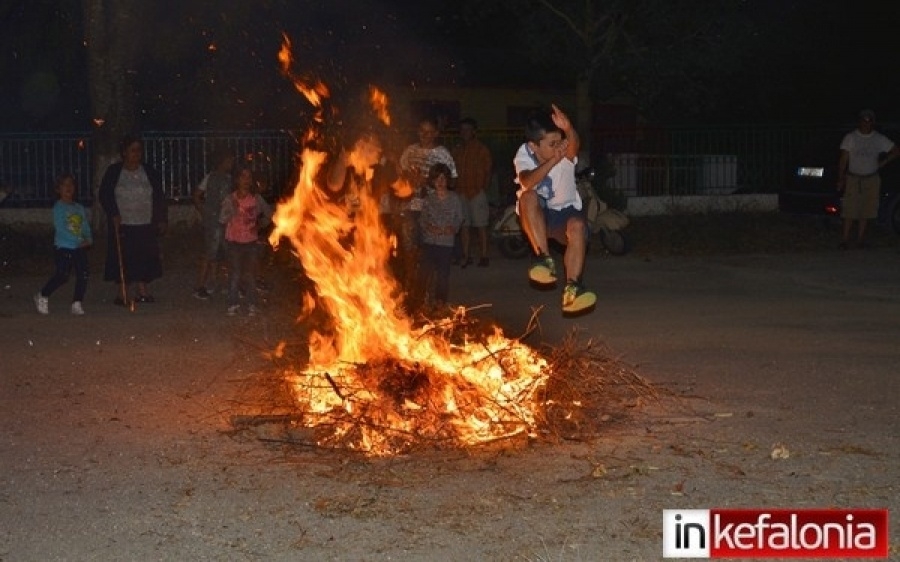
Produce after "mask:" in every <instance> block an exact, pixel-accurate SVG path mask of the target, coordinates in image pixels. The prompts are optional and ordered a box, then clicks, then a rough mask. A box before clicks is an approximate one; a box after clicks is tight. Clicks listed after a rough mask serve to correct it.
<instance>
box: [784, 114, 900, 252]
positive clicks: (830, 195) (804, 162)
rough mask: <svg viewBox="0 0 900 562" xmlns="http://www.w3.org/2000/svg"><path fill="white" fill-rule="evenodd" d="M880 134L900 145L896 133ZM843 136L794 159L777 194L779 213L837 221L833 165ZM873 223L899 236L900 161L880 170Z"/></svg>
mask: <svg viewBox="0 0 900 562" xmlns="http://www.w3.org/2000/svg"><path fill="white" fill-rule="evenodd" d="M883 134H885V135H887V137H888V138H890V139H891V140H893V141H894V142H897V143H900V131H885V132H884V133H883ZM841 138H843V133H842V134H840V135H836V138H831V139H828V140H827V141H825V142H824V143H819V144H817V145H814V146H812V147H811V148H809V149H807V150H805V151H802V152H801V153H800V154H799V155H798V156H796V157H795V164H794V166H792V168H791V169H790V171H789V174H790V176H789V177H788V178H787V182H786V184H785V185H786V187H785V188H784V189H783V190H782V191H781V192H780V193H779V194H778V208H779V210H781V212H784V213H790V214H794V215H811V216H822V217H832V218H835V219H840V216H841V194H840V192H838V191H837V166H838V159H839V158H840V144H841ZM877 222H878V224H879V225H880V226H882V227H885V228H889V229H892V230H893V231H894V232H895V233H897V234H900V159H898V160H895V161H893V162H891V163H890V164H888V165H887V166H885V167H884V168H882V169H881V203H880V205H879V208H878V219H877Z"/></svg>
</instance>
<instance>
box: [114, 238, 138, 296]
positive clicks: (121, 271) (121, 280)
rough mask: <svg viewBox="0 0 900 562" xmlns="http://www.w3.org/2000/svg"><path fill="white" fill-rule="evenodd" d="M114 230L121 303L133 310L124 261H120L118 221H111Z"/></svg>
mask: <svg viewBox="0 0 900 562" xmlns="http://www.w3.org/2000/svg"><path fill="white" fill-rule="evenodd" d="M113 226H114V227H115V231H116V254H117V255H118V257H119V286H120V287H122V304H123V305H124V306H127V307H128V309H129V310H130V311H131V312H134V301H131V302H129V301H128V287H127V286H126V285H125V262H123V261H122V236H121V233H120V232H119V223H117V222H113Z"/></svg>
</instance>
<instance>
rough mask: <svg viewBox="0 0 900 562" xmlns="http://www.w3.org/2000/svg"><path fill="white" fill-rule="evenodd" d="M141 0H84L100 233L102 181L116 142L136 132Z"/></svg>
mask: <svg viewBox="0 0 900 562" xmlns="http://www.w3.org/2000/svg"><path fill="white" fill-rule="evenodd" d="M138 1H139V0H82V11H83V15H84V35H85V37H84V39H85V45H86V47H87V63H88V65H87V66H88V84H89V92H90V99H91V123H92V133H91V141H92V142H91V146H92V148H93V151H92V153H91V159H92V162H91V167H92V169H93V172H94V173H93V175H92V178H93V182H92V183H93V185H91V193H92V194H93V196H94V197H93V199H94V205H93V213H92V216H93V223H94V224H93V227H94V230H95V231H96V232H103V230H102V228H103V224H102V221H103V219H104V217H103V213H102V212H101V209H100V198H99V196H98V193H99V190H100V180H101V178H102V177H103V172H104V171H105V170H106V168H107V166H109V165H110V164H111V163H112V162H115V161H116V160H118V159H119V149H118V145H119V141H120V139H121V138H122V137H123V136H125V134H127V133H128V132H131V131H133V130H134V127H135V123H136V119H135V91H134V87H133V84H132V81H131V79H130V75H131V73H133V72H135V53H137V52H138V29H137V23H138V19H139V18H138V17H137V12H136V10H137V4H136V3H137V2H138Z"/></svg>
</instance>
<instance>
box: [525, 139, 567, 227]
mask: <svg viewBox="0 0 900 562" xmlns="http://www.w3.org/2000/svg"><path fill="white" fill-rule="evenodd" d="M577 164H578V158H575V159H574V160H569V159H568V158H563V159H562V160H560V161H559V163H557V164H556V166H553V168H551V169H550V173H548V174H547V177H548V178H550V180H551V181H552V182H553V185H552V189H553V196H552V197H550V198H549V199H547V200H546V201H547V207H548V208H550V209H553V210H554V211H559V210H561V209H565V208H566V207H575V208H576V209H578V210H581V196H580V195H578V188H577V186H576V185H575V166H576V165H577ZM513 166H514V167H515V169H516V180H515V181H516V183H519V174H520V173H522V172H524V171H526V170H534V169H535V168H537V167H538V163H537V160H535V157H534V154H533V153H532V152H531V149H529V148H528V143H527V142H526V143H523V144H522V146H520V147H519V150H517V151H516V156H515V158H514V159H513ZM523 191H524V190H523V189H522V188H521V187H520V188H519V191H517V192H516V197H517V198H518V197H519V196H520V195H521V194H522V192H523Z"/></svg>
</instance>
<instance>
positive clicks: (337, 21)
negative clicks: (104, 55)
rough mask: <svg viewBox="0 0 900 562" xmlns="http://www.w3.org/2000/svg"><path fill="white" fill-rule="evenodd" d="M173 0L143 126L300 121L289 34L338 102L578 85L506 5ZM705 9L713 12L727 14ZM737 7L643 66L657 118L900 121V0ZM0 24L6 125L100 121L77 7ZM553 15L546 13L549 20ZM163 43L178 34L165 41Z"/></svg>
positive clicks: (67, 4) (147, 60) (40, 8)
mask: <svg viewBox="0 0 900 562" xmlns="http://www.w3.org/2000/svg"><path fill="white" fill-rule="evenodd" d="M498 1H499V0H498ZM560 1H561V2H563V1H565V0H560ZM161 4H162V3H160V6H155V8H150V10H151V13H150V14H149V15H148V16H147V17H148V21H147V25H146V28H147V29H148V30H149V31H150V33H148V35H150V36H151V37H153V38H154V40H155V43H150V42H148V45H147V46H146V48H144V49H142V53H144V58H143V59H142V60H141V61H140V66H139V68H137V69H135V76H136V79H137V80H136V82H137V88H138V96H139V100H140V106H141V109H142V116H141V118H142V120H143V121H144V124H145V128H155V129H166V128H170V129H177V128H182V129H202V128H245V127H246V128H265V127H271V126H273V125H274V124H276V123H283V122H284V119H286V118H290V116H291V115H297V114H298V110H299V109H302V106H303V103H302V101H300V100H298V99H297V95H296V94H295V93H294V91H293V88H291V87H290V85H289V84H287V82H286V81H285V79H284V78H283V77H282V76H281V75H280V74H279V72H278V68H277V62H276V61H275V53H276V52H277V49H278V45H279V43H280V37H281V33H282V32H286V33H287V34H288V35H289V36H291V37H292V39H293V40H294V42H295V55H296V57H297V59H298V61H300V64H301V65H302V66H303V67H304V68H305V69H306V70H308V71H309V72H311V73H312V74H315V75H317V76H321V77H322V78H323V79H324V80H325V81H326V82H329V83H330V84H332V85H333V87H334V89H335V91H336V95H338V96H341V95H346V96H351V95H352V92H354V91H355V90H356V89H358V88H359V87H360V86H361V85H362V84H364V83H367V82H376V83H379V84H383V85H385V86H386V87H388V88H390V87H414V86H419V85H460V86H479V85H482V86H514V87H526V86H536V87H542V86H554V87H559V86H560V84H562V85H563V87H567V86H568V87H571V86H572V85H574V74H573V72H572V71H571V70H570V69H567V68H562V67H561V66H560V65H553V64H550V63H548V62H547V61H546V60H538V58H535V59H533V60H532V59H531V58H529V53H531V52H533V51H529V49H532V48H534V46H535V45H534V43H536V42H538V41H537V40H534V39H532V38H529V37H526V36H524V35H523V34H522V33H521V31H522V30H523V29H528V26H527V25H525V24H523V23H522V22H521V21H519V20H517V19H516V18H515V17H513V16H512V15H510V14H503V13H499V12H497V11H496V10H494V11H490V10H489V11H488V12H490V13H486V15H484V17H483V18H481V19H479V18H478V17H477V16H476V17H475V18H473V17H472V12H471V7H472V5H473V2H467V1H465V0H456V1H452V2H451V1H444V0H432V1H430V2H406V1H400V0H352V1H351V0H318V1H305V2H304V1H293V2H292V1H289V0H284V1H278V0H271V1H266V0H260V1H259V2H252V3H247V2H239V1H237V0H235V1H233V2H211V1H198V2H187V3H184V4H183V5H181V7H180V8H178V9H180V10H182V11H183V12H182V13H179V14H177V16H178V17H172V15H173V14H172V13H171V11H172V8H171V7H167V6H161ZM165 4H168V3H165ZM474 4H475V5H477V4H478V3H477V2H475V3H474ZM706 4H708V6H709V9H711V10H715V9H717V8H718V7H720V6H723V5H724V4H722V3H720V2H713V1H710V2H706ZM497 5H505V4H504V3H503V2H499V3H498V4H497ZM598 5H601V4H600V3H598ZM603 5H606V4H603ZM695 5H697V4H696V3H695ZM735 5H737V6H738V9H739V10H740V11H741V17H742V18H745V19H746V21H745V20H741V21H740V24H739V25H737V26H736V27H734V28H730V29H728V30H727V31H725V32H723V33H727V34H728V36H725V37H719V38H717V39H716V40H718V41H721V44H720V45H719V46H718V47H717V50H716V51H715V54H717V55H718V54H722V56H721V59H716V60H711V59H710V57H709V55H708V54H706V53H705V52H704V51H702V50H697V51H696V52H692V51H691V50H690V49H686V50H684V51H678V52H677V58H667V56H668V57H671V56H672V54H671V52H670V51H668V50H667V49H663V48H658V47H657V50H656V51H655V52H654V51H653V50H650V52H649V53H648V54H647V56H646V58H645V59H644V61H643V63H642V64H643V65H644V67H643V68H633V69H630V71H631V72H633V73H635V75H636V76H638V75H639V76H640V77H641V79H643V80H644V81H645V88H644V90H646V89H647V88H646V87H647V86H649V87H651V88H652V87H654V86H656V87H658V89H660V90H661V92H660V93H659V94H658V95H657V98H656V99H655V100H654V102H653V105H652V106H651V105H650V104H646V105H647V107H646V108H645V109H646V111H647V114H648V115H652V116H653V117H655V118H656V119H657V120H658V121H660V122H666V121H668V122H684V121H691V122H698V123H752V122H806V123H813V122H814V123H846V122H852V118H853V115H855V113H856V112H857V111H858V110H859V109H860V108H862V107H871V108H873V109H874V110H875V111H876V113H877V114H878V115H879V120H880V121H882V122H885V121H891V122H896V121H900V71H898V68H900V65H898V64H897V63H896V55H895V53H896V52H897V46H898V43H900V3H897V2H894V3H882V2H869V1H861V2H847V1H836V0H817V1H812V0H807V1H793V2H792V1H789V0H755V1H748V2H737V3H736V4H735ZM226 6H229V8H227V9H226V8H225V7H226ZM154 9H156V11H153V10H154ZM475 13H476V14H478V13H479V12H478V11H477V10H476V12H475ZM0 17H2V26H3V27H2V38H0V47H2V53H0V55H2V57H3V58H2V59H0V71H2V72H3V75H4V80H3V86H2V94H0V123H2V127H3V129H4V130H5V131H28V130H43V131H46V130H71V129H85V128H87V123H88V121H89V119H88V115H87V114H88V109H87V107H88V98H87V86H86V78H85V76H86V72H85V68H86V65H85V63H84V49H83V47H82V46H81V27H80V9H79V6H78V2H76V1H74V0H62V1H51V0H29V1H24V0H20V1H13V2H6V3H4V4H3V6H2V8H0ZM48 18H50V19H49V21H51V22H52V23H51V24H50V25H47V23H46V22H47V21H48ZM553 21H554V20H553V19H552V18H551V17H549V16H546V17H544V18H542V22H544V23H543V24H544V25H547V26H550V25H553ZM526 23H527V22H526ZM682 25H684V26H685V29H684V35H685V36H687V35H689V34H690V33H692V32H693V30H692V29H690V22H687V23H683V24H682ZM676 31H677V30H676ZM160 37H166V38H172V39H171V40H169V39H167V40H166V41H163V42H161V43H160V40H159V38H160ZM210 45H214V46H215V49H210V48H209V46H210ZM538 47H540V45H538ZM654 61H656V62H657V63H659V64H660V65H661V66H664V67H666V68H664V69H663V70H667V69H671V68H672V67H680V66H681V65H684V66H685V68H686V70H685V72H684V74H685V75H687V76H688V80H689V82H685V83H682V82H677V81H673V80H675V79H674V78H672V76H668V75H663V74H662V73H661V74H660V77H659V78H658V80H657V79H655V78H654V76H653V74H652V73H651V72H647V68H649V67H650V66H652V64H653V63H654ZM604 78H606V76H604ZM685 85H686V86H685ZM625 90H627V87H626V88H624V89H623V91H622V93H624V94H625V95H629V94H634V92H628V91H625ZM686 90H692V91H694V92H696V95H695V97H694V98H693V99H692V98H690V97H689V96H687V95H685V91H686ZM638 105H641V101H640V100H638ZM223 116H227V117H223Z"/></svg>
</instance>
